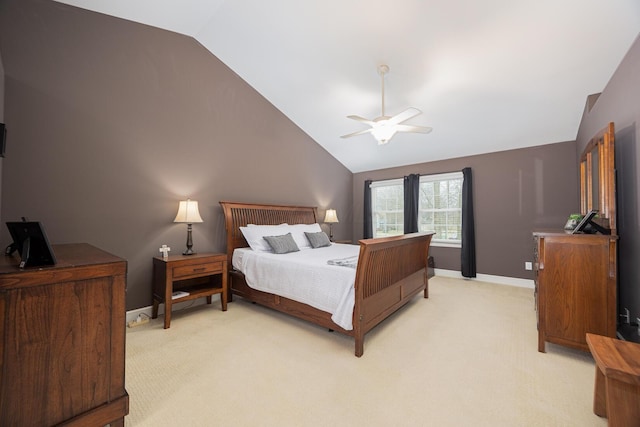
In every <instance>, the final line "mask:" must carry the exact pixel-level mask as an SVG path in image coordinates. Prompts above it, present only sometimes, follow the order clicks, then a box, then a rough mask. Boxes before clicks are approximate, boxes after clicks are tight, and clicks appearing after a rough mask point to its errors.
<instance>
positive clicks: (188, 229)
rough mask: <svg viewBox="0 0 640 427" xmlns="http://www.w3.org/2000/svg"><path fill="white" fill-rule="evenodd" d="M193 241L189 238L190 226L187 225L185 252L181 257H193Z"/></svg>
mask: <svg viewBox="0 0 640 427" xmlns="http://www.w3.org/2000/svg"><path fill="white" fill-rule="evenodd" d="M192 247H193V239H192V238H191V224H187V250H186V251H184V252H182V255H195V252H194V251H193V249H191V248H192Z"/></svg>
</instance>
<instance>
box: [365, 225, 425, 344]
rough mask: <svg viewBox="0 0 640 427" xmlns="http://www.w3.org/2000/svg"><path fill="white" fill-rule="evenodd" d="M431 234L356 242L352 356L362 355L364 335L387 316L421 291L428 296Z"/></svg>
mask: <svg viewBox="0 0 640 427" xmlns="http://www.w3.org/2000/svg"><path fill="white" fill-rule="evenodd" d="M433 234H434V233H412V234H405V235H402V236H393V237H384V238H379V239H366V240H360V241H359V243H360V256H359V258H358V267H357V270H356V283H355V296H356V304H355V307H354V312H353V328H354V338H355V340H356V349H355V353H356V356H361V355H362V353H363V352H364V335H365V334H366V333H367V332H368V331H370V330H371V329H372V328H373V327H374V326H375V325H377V324H378V323H380V322H381V321H383V320H384V319H386V318H387V317H388V316H389V315H390V314H391V313H393V312H394V311H396V310H397V309H399V308H400V307H402V306H403V305H405V304H406V303H408V302H409V301H410V300H411V299H412V298H413V297H414V296H415V295H416V294H418V293H419V292H421V291H422V292H423V294H424V297H425V298H428V297H429V278H428V276H427V258H428V256H429V244H430V243H431V237H432V236H433Z"/></svg>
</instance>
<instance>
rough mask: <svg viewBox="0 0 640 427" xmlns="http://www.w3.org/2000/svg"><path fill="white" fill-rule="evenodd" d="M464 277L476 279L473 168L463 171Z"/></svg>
mask: <svg viewBox="0 0 640 427" xmlns="http://www.w3.org/2000/svg"><path fill="white" fill-rule="evenodd" d="M462 176H463V179H464V180H463V181H462V276H463V277H476V232H475V227H474V225H473V223H474V219H473V183H472V179H471V168H464V169H462Z"/></svg>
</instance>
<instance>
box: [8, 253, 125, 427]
mask: <svg viewBox="0 0 640 427" xmlns="http://www.w3.org/2000/svg"><path fill="white" fill-rule="evenodd" d="M53 251H54V253H55V255H56V258H57V264H56V265H54V266H47V267H30V268H25V269H19V268H18V264H19V259H18V258H16V257H13V256H0V425H6V426H21V427H29V426H38V427H42V426H52V425H58V424H63V423H64V424H65V425H74V426H75V425H77V426H103V425H106V424H111V425H112V426H123V425H124V416H125V415H126V414H127V413H128V412H129V396H128V394H127V392H126V390H125V383H124V376H125V286H126V273H127V262H126V261H125V260H123V259H121V258H118V257H116V256H114V255H111V254H109V253H107V252H104V251H102V250H100V249H98V248H95V247H93V246H91V245H88V244H69V245H54V246H53Z"/></svg>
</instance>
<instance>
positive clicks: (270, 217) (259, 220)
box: [220, 201, 318, 268]
mask: <svg viewBox="0 0 640 427" xmlns="http://www.w3.org/2000/svg"><path fill="white" fill-rule="evenodd" d="M220 205H221V206H222V211H223V213H224V227H225V230H226V231H227V261H228V263H229V268H231V257H232V256H233V251H234V250H235V249H236V248H246V247H247V246H249V245H248V244H247V241H246V240H245V239H244V236H243V235H242V232H241V231H240V227H244V226H246V225H247V224H258V225H278V224H282V223H287V224H314V223H316V222H318V219H317V216H318V211H317V209H316V207H313V206H286V205H261V204H257V203H239V202H224V201H223V202H220Z"/></svg>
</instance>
